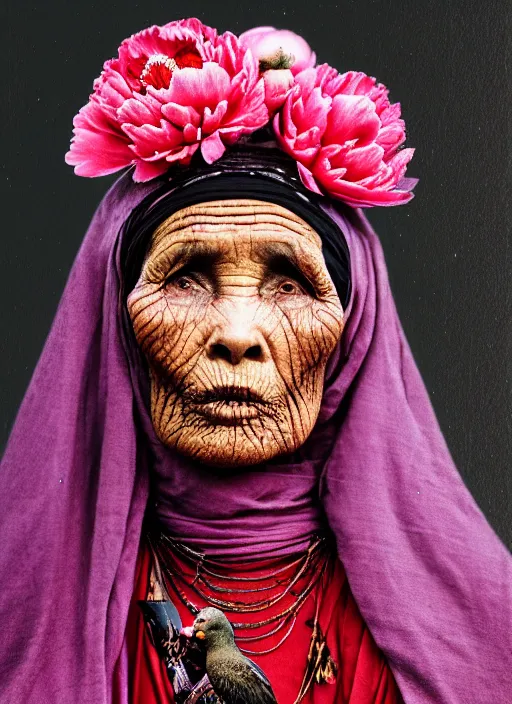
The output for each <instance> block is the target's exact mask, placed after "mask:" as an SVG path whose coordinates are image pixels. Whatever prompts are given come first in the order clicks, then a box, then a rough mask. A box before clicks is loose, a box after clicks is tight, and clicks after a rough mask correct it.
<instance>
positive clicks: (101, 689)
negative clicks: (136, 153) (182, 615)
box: [0, 174, 512, 704]
mask: <svg viewBox="0 0 512 704" xmlns="http://www.w3.org/2000/svg"><path fill="white" fill-rule="evenodd" d="M159 185H161V184H159ZM155 187H156V184H155V183H154V182H153V183H152V184H150V185H144V186H142V185H136V184H134V183H133V182H132V180H131V174H125V175H124V176H123V177H121V178H120V179H119V180H118V181H117V182H116V184H114V186H113V187H112V188H111V189H110V191H109V193H108V194H107V195H106V197H105V198H104V200H103V201H102V203H101V205H100V206H99V208H98V211H97V212H96V214H95V216H94V218H93V220H92V222H91V225H90V227H89V230H88V232H87V234H86V237H85V240H84V243H83V245H82V247H81V249H80V251H79V253H78V255H77V258H76V261H75V263H74V265H73V269H72V271H71V274H70V277H69V280H68V283H67V285H66V289H65V291H64V294H63V297H62V300H61V303H60V305H59V309H58V311H57V315H56V318H55V321H54V324H53V326H52V329H51V332H50V334H49V337H48V339H47V342H46V344H45V347H44V350H43V352H42V355H41V358H40V361H39V363H38V365H37V368H36V371H35V373H34V376H33V378H32V380H31V383H30V386H29V388H28V390H27V393H26V395H25V398H24V401H23V403H22V406H21V408H20V411H19V413H18V416H17V419H16V422H15V425H14V427H13V431H12V434H11V438H10V441H9V443H8V446H7V449H6V452H5V456H4V459H3V463H2V467H1V481H2V491H1V492H0V535H1V540H2V549H1V550H0V623H1V631H2V637H1V639H0V702H2V704H3V703H4V702H5V703H6V704H7V703H8V704H16V703H17V702H23V703H24V704H54V703H55V702H59V703H60V704H67V703H68V702H69V703H70V704H71V703H73V704H75V703H76V702H80V703H81V704H107V703H109V704H110V702H111V701H112V696H113V695H112V690H113V682H114V678H118V681H119V682H120V683H121V684H120V689H119V688H117V691H118V694H117V695H116V696H118V699H119V701H118V702H116V704H127V702H128V689H127V677H128V673H127V663H126V661H124V660H123V659H122V658H121V653H122V646H123V640H124V637H125V630H126V624H127V617H128V610H129V605H130V600H131V597H132V592H133V587H134V579H135V569H136V561H137V553H138V548H139V542H140V531H141V526H142V520H143V516H144V512H145V510H146V505H147V501H148V492H149V477H150V475H151V474H152V473H155V472H160V473H162V472H163V473H165V474H166V476H168V477H170V476H172V475H173V472H178V470H179V469H180V468H182V467H183V466H185V464H186V463H185V462H184V460H183V459H182V458H180V457H179V456H177V455H175V454H173V453H172V452H171V451H170V450H167V449H166V448H164V447H163V446H161V445H160V443H159V442H158V441H157V440H156V438H155V436H154V433H153V432H152V430H151V424H150V422H149V418H148V414H147V409H146V407H145V404H144V393H145V392H144V389H142V388H141V384H142V382H140V380H141V379H142V371H141V368H140V367H138V366H137V364H138V362H137V359H138V356H137V355H138V351H137V350H135V349H134V347H133V344H134V343H133V341H132V340H130V339H128V338H127V336H126V330H125V326H124V323H125V321H124V322H123V309H122V306H123V301H122V300H121V298H120V281H121V276H122V275H121V272H120V268H119V245H120V242H119V232H120V228H121V225H122V224H123V222H124V221H125V220H126V218H127V217H128V215H129V214H130V213H131V212H132V210H133V208H134V207H135V206H136V205H137V204H138V203H139V202H140V201H141V200H142V199H143V198H144V196H145V195H146V194H147V193H149V192H150V191H151V190H152V189H153V188H155ZM325 209H326V212H327V213H328V214H329V216H330V217H331V218H332V219H334V220H335V221H336V222H337V223H338V224H339V226H340V228H341V230H342V231H343V233H344V235H345V237H346V239H347V243H348V246H349V250H350V257H351V268H352V282H353V286H352V294H351V299H350V303H349V305H348V308H347V311H346V319H347V323H346V327H345V330H344V332H343V335H342V339H341V343H340V346H339V349H338V350H337V352H336V354H335V355H334V356H333V358H332V360H331V364H330V368H329V374H328V377H327V380H326V384H325V392H324V398H323V404H322V408H321V412H320V416H319V419H318V422H317V426H316V427H315V430H314V431H313V436H312V441H311V442H310V443H309V444H308V448H312V447H313V448H314V447H315V443H316V444H317V445H318V443H319V441H320V439H321V440H322V442H324V441H325V445H324V446H325V447H326V448H327V447H328V448H330V450H329V457H328V459H327V460H326V461H325V463H324V464H323V467H321V468H320V470H321V472H320V473H321V478H320V500H321V502H322V504H323V509H324V511H325V515H326V517H327V521H328V523H329V526H330V528H331V530H332V532H333V533H334V536H335V538H336V542H337V548H338V553H339V557H340V559H341V562H342V564H343V566H344V569H345V571H346V574H347V578H348V583H349V584H350V588H351V590H352V593H353V595H354V598H355V601H356V603H357V606H358V608H359V610H360V612H361V614H362V617H363V619H364V621H365V622H366V624H367V625H368V628H369V630H370V632H371V634H372V636H373V638H374V639H375V641H376V643H377V645H378V646H379V647H380V648H381V650H382V652H383V653H384V655H385V656H386V658H387V659H388V662H389V664H390V666H391V668H392V670H393V673H394V675H395V678H396V680H397V683H398V685H399V688H400V690H401V694H402V696H403V698H404V701H405V702H406V704H419V703H420V702H422V703H423V704H439V703H440V702H442V703H444V704H468V703H471V704H488V703H489V702H493V704H506V703H507V702H508V701H509V698H510V694H509V693H510V691H512V657H511V634H512V623H511V614H512V595H511V589H512V579H511V578H512V571H511V560H510V556H509V554H508V552H507V551H506V549H505V547H504V546H503V545H502V543H501V542H500V541H499V539H498V538H497V537H496V536H495V534H494V533H493V531H492V529H491V528H490V526H489V525H488V523H487V521H486V520H485V518H484V516H483V514H482V513H481V511H480V510H479V509H478V507H477V506H476V504H475V502H474V500H473V499H472V497H471V495H470V494H469V492H468V491H467V489H466V488H465V486H464V484H463V482H462V480H461V478H460V477H459V475H458V473H457V470H456V468H455V467H454V464H453V461H452V459H451V457H450V454H449V451H448V448H447V446H446V443H445V441H444V438H443V436H442V433H441V430H440V428H439V425H438V423H437V420H436V417H435V414H434V411H433V409H432V406H431V403H430V400H429V397H428V394H427V391H426V389H425V386H424V384H423V382H422V379H421V376H420V374H419V372H418V369H417V367H416V365H415V362H414V359H413V356H412V353H411V350H410V348H409V346H408V343H407V341H406V339H405V336H404V333H403V330H402V327H401V325H400V321H399V319H398V316H397V312H396V308H395V304H394V301H393V297H392V293H391V290H390V287H389V282H388V277H387V271H386V265H385V261H384V257H383V253H382V248H381V245H380V243H379V241H378V239H377V237H376V235H375V233H374V232H373V230H372V229H371V227H370V225H369V223H368V221H367V220H366V218H365V216H364V215H363V213H362V211H361V210H354V211H351V212H350V213H345V211H344V210H343V211H341V209H336V208H334V207H333V206H330V205H326V206H325ZM139 382H140V383H139ZM317 441H318V442H317ZM304 452H306V450H305V451H304ZM295 461H296V458H295ZM309 461H310V460H308V458H307V457H306V456H304V455H303V462H304V464H305V467H306V469H307V468H308V462H309ZM315 461H316V460H315ZM286 466H287V458H281V460H280V461H279V463H277V464H276V465H275V466H273V470H275V471H278V468H279V471H280V472H281V473H283V472H284V473H285V472H286ZM315 466H316V465H315ZM312 471H313V470H312ZM482 471H485V467H483V468H482ZM263 474H264V472H263ZM123 688H124V689H123Z"/></svg>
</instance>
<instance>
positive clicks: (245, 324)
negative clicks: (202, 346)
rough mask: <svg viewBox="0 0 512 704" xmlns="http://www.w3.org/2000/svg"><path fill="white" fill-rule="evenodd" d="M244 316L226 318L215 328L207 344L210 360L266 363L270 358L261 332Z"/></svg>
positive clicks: (247, 316) (246, 312) (231, 362)
mask: <svg viewBox="0 0 512 704" xmlns="http://www.w3.org/2000/svg"><path fill="white" fill-rule="evenodd" d="M249 317H250V315H248V311H245V314H242V315H236V316H232V317H228V318H226V320H225V322H224V324H223V325H220V326H218V327H216V329H215V330H214V332H213V333H212V335H211V337H210V339H209V340H208V343H207V346H206V348H207V353H208V356H209V357H210V359H216V360H219V359H223V360H225V361H226V362H229V363H230V364H240V362H242V361H243V360H252V361H254V362H266V361H267V360H268V359H269V357H270V352H269V349H268V345H267V343H266V341H265V338H264V337H263V335H262V333H261V331H260V330H259V329H258V327H257V326H256V325H255V324H254V322H253V321H251V320H249Z"/></svg>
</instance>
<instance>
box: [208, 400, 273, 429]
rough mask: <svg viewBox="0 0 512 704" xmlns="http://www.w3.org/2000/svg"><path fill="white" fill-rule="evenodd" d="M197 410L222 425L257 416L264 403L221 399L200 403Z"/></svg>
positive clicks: (233, 423)
mask: <svg viewBox="0 0 512 704" xmlns="http://www.w3.org/2000/svg"><path fill="white" fill-rule="evenodd" d="M195 410H196V412H197V413H200V414H201V415H202V416H204V417H205V418H208V420H210V421H213V422H216V423H220V424H221V425H237V424H238V423H240V422H241V421H244V420H250V419H251V418H257V417H258V416H259V415H260V414H261V411H262V404H257V403H248V402H247V401H233V400H221V401H210V403H198V404H197V405H196V406H195Z"/></svg>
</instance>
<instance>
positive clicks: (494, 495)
mask: <svg viewBox="0 0 512 704" xmlns="http://www.w3.org/2000/svg"><path fill="white" fill-rule="evenodd" d="M510 6H511V4H510V2H509V0H486V1H485V2H475V1H474V0H470V1H468V0H466V2H455V1H453V0H450V2H449V3H446V1H445V0H432V1H431V2H429V3H426V2H420V0H406V1H405V2H397V1H394V2H393V1H392V0H387V1H380V0H344V2H339V3H334V2H320V3H315V2H311V3H306V2H304V0H295V2H291V1H289V2H246V3H244V2H243V1H242V2H241V1H240V0H238V1H235V0H223V2H217V3H215V2H211V1H210V0H189V1H188V2H186V3H178V2H174V1H169V0H167V1H166V2H156V1H153V0H145V2H140V3H138V2H131V1H130V0H127V1H125V2H113V1H112V0H103V1H102V2H83V1H81V0H76V1H75V2H73V3H69V2H63V1H61V2H58V1H57V0H45V2H38V3H31V2H20V1H18V2H14V1H13V0H8V1H7V2H6V0H4V2H3V3H2V8H1V10H0V13H1V14H0V18H1V22H0V26H1V33H2V48H3V52H2V54H3V59H2V69H3V70H2V98H3V99H2V101H1V109H2V117H1V125H2V132H1V140H2V144H1V155H2V159H1V167H2V171H1V174H2V179H1V183H2V189H1V197H2V211H3V213H4V218H3V223H4V224H3V227H2V229H3V232H2V240H3V245H2V257H1V262H0V267H1V283H2V286H3V300H4V306H3V315H2V319H3V324H2V346H1V364H0V368H1V382H0V383H1V389H2V404H1V425H0V429H1V438H0V440H1V442H2V445H4V444H5V442H6V440H7V437H8V434H9V430H10V427H11V425H12V422H13V420H14V417H15V414H16V410H17V408H18V405H19V403H20V401H21V399H22V397H23V394H24V391H25V389H26V386H27V384H28V382H29V379H30V375H31V373H32V370H33V368H34V366H35V364H36V362H37V359H38V356H39V353H40V351H41V348H42V345H43V342H44V339H45V336H46V334H47V332H48V329H49V327H50V324H51V321H52V318H53V315H54V313H55V309H56V306H57V303H58V300H59V297H60V295H61V292H62V290H63V287H64V284H65V280H66V277H67V274H68V272H69V269H70V266H71V264H72V261H73V258H74V256H75V254H76V251H77V249H78V247H79V244H80V241H81V238H82V237H83V234H84V232H85V229H86V227H87V223H88V221H89V219H90V217H91V216H92V213H93V211H94V209H95V207H96V204H97V203H98V202H99V200H100V198H101V196H102V195H103V193H104V192H105V191H106V189H107V187H108V185H109V183H110V182H111V181H112V180H113V179H112V178H103V179H94V180H88V179H81V178H78V177H76V176H74V175H73V172H72V169H71V168H70V167H67V166H66V165H65V164H64V159H63V157H64V153H65V152H66V150H67V147H68V142H69V138H70V134H71V121H72V118H73V115H74V114H75V113H76V112H77V111H78V109H79V108H80V107H81V106H82V105H83V104H84V103H85V102H86V101H87V97H88V95H89V93H90V91H91V89H92V81H93V79H94V78H95V77H96V76H97V75H98V74H99V72H100V70H101V66H102V63H103V61H104V60H105V59H107V58H110V57H111V56H112V55H114V53H115V51H116V49H117V46H118V44H119V43H120V41H121V40H122V39H123V38H124V37H126V36H128V35H129V34H131V33H133V32H136V31H138V30H140V29H142V28H144V27H145V26H148V25H149V24H153V23H157V24H161V23H165V22H167V21H170V20H173V19H179V18H180V17H183V16H198V17H199V18H200V19H202V20H203V21H204V22H206V23H208V24H212V25H214V26H216V27H217V28H218V29H219V30H220V31H224V30H226V29H230V30H232V31H234V32H236V33H239V32H242V31H244V30H245V29H248V28H250V27H252V26H255V25H261V24H273V25H275V26H277V27H279V28H289V29H292V30H294V31H296V32H298V33H300V34H302V35H303V36H304V37H305V38H306V39H307V40H308V41H309V42H310V44H311V45H312V46H313V48H314V49H315V50H316V52H317V55H318V59H319V61H320V62H323V61H327V62H329V63H331V64H332V65H333V66H335V67H337V68H338V69H339V70H341V71H345V70H348V69H357V70H362V71H365V72H366V73H369V74H371V75H374V76H376V77H377V79H378V80H379V81H381V82H383V83H385V84H386V85H388V86H389V87H390V88H391V98H392V100H393V101H400V102H401V103H402V108H403V110H402V112H403V116H404V118H405V120H406V124H407V126H408V137H409V138H408V145H410V146H415V147H416V149H417V151H416V154H415V156H414V158H413V161H412V163H411V165H410V168H409V172H408V173H409V175H411V176H419V177H420V179H421V180H420V183H419V185H418V186H417V188H416V194H417V197H416V198H415V199H414V200H413V201H412V202H411V203H410V204H409V205H407V206H404V207H400V208H390V209H389V208H388V209H381V210H371V211H367V212H368V213H369V217H370V220H371V221H372V223H373V224H374V226H375V227H376V229H377V232H378V233H379V235H380V237H381V239H382V242H383V245H384V250H385V253H386V259H387V263H388V268H389V272H390V277H391V284H392V288H393V291H394V294H395V298H396V302H397V307H398V310H399V313H400V316H401V319H402V322H403V325H404V328H405V331H406V333H407V336H408V339H409V342H410V344H411V347H412V350H413V352H414V354H415V357H416V361H417V363H418V366H419V368H420V371H421V373H422V375H423V378H424V380H425V383H426V385H427V388H428V389H429V392H430V395H431V399H432V402H433V405H434V408H435V410H436V412H437V416H438V418H439V422H440V424H441V427H442V429H443V432H444V434H445V436H446V439H447V442H448V445H449V447H450V449H451V452H452V455H453V457H454V460H455V462H456V464H457V466H458V467H459V469H460V472H461V474H462V476H463V478H464V480H465V481H466V483H467V485H468V486H469V488H470V490H471V491H472V493H473V495H474V496H475V498H476V500H477V501H478V503H479V505H480V506H481V508H482V509H483V511H484V512H485V514H486V515H487V517H488V518H489V520H490V522H491V524H492V525H493V526H494V527H495V529H496V530H497V531H498V533H499V534H500V535H501V537H502V538H503V539H504V540H505V542H506V543H507V544H509V545H510V544H511V543H512V520H511V518H512V501H511V495H512V476H511V468H512V434H511V432H510V421H511V418H512V413H511V410H512V408H511V406H512V403H511V391H510V389H511V379H510V376H511V364H512V363H511V360H512V340H511V317H512V300H511V298H512V297H511V276H510V274H511V266H510V264H511V255H510V251H511V246H510V242H511V238H510V193H511V180H512V179H511V171H510V152H511V133H510V124H511V120H510V114H511V113H512V93H511V90H510V88H511V81H510V73H509V72H507V65H510V58H511V52H510V40H509V37H510V36H511V35H510V24H511V23H510V14H511V10H510ZM35 471H36V468H35Z"/></svg>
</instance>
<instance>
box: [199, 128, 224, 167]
mask: <svg viewBox="0 0 512 704" xmlns="http://www.w3.org/2000/svg"><path fill="white" fill-rule="evenodd" d="M225 151H226V147H225V146H224V144H223V142H222V140H221V138H220V135H219V133H218V132H214V133H213V134H212V135H210V137H207V138H206V139H203V141H202V142H201V154H202V155H203V158H204V160H205V161H206V163H207V164H213V162H214V161H217V159H220V157H221V156H222V155H223V154H224V152H225Z"/></svg>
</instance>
